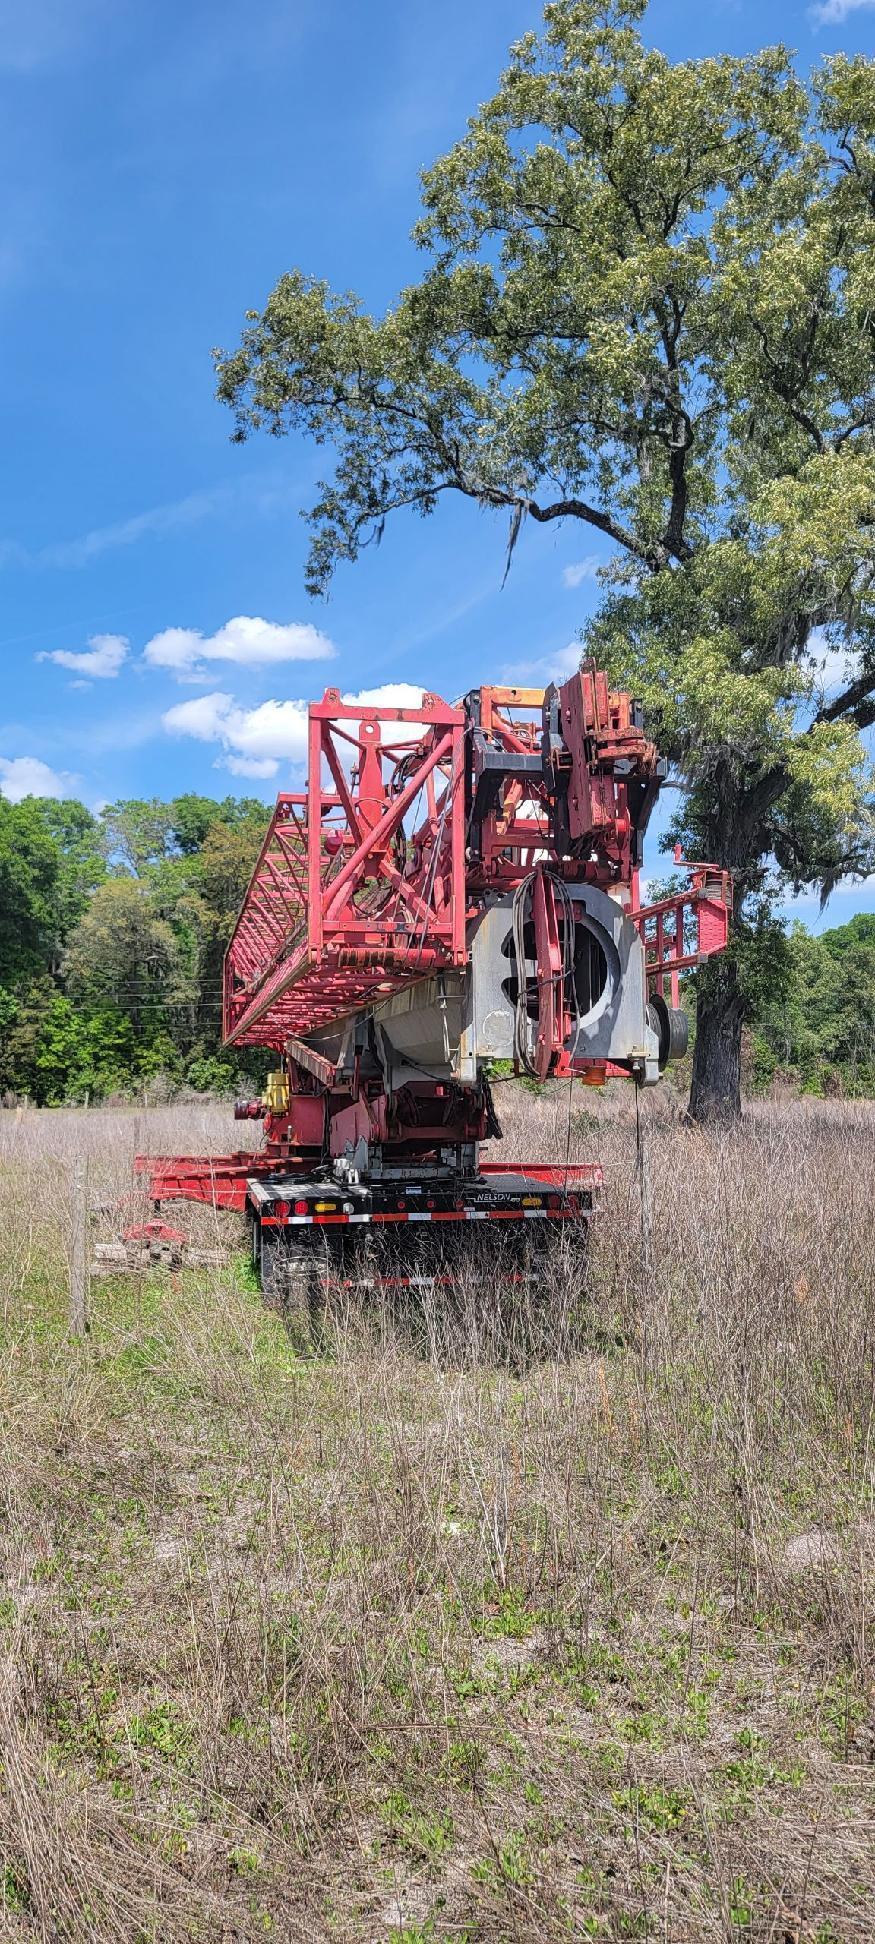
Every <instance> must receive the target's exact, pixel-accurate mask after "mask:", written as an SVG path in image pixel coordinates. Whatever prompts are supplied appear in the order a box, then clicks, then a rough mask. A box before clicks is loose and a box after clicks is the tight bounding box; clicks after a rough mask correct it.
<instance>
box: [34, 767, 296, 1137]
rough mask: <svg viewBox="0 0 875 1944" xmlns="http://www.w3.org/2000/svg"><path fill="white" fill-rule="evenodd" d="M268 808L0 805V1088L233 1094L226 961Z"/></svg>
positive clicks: (46, 1098)
mask: <svg viewBox="0 0 875 1944" xmlns="http://www.w3.org/2000/svg"><path fill="white" fill-rule="evenodd" d="M267 816H268V813H267V810H266V807H265V805H264V804H263V803H261V802H260V801H259V800H258V799H257V798H251V797H247V798H242V799H236V798H232V797H226V798H225V799H224V801H223V802H221V803H215V802H212V801H211V799H209V798H207V797H195V796H191V795H189V796H183V797H178V798H176V799H174V800H173V802H171V803H167V804H165V803H159V802H157V801H153V802H148V803H144V802H141V801H135V802H131V803H126V802H122V803H117V804H113V805H111V806H110V807H109V809H108V810H107V811H106V812H105V813H104V815H103V817H102V818H101V819H99V820H98V819H95V818H94V817H93V816H92V815H91V814H90V812H89V811H88V810H87V809H86V808H85V807H84V805H82V804H80V803H76V802H74V801H71V800H65V801H63V802H58V803H56V802H50V801H48V800H43V799H36V798H31V797H29V798H27V799H26V800H25V801H24V802H23V803H21V804H17V805H11V804H8V803H7V802H6V801H5V800H4V799H3V798H0V1091H2V1092H5V1093H7V1094H11V1093H15V1094H22V1093H25V1094H27V1095H28V1096H29V1097H30V1098H31V1099H34V1100H36V1101H37V1102H39V1103H48V1104H53V1103H56V1102H59V1101H62V1100H65V1099H71V1100H77V1099H83V1098H85V1097H86V1096H90V1097H92V1098H97V1097H99V1096H101V1095H104V1094H107V1093H112V1092H116V1091H124V1090H125V1089H128V1088H131V1087H134V1086H137V1085H139V1084H140V1083H141V1082H142V1081H144V1080H146V1079H148V1078H149V1077H150V1076H152V1075H154V1074H156V1073H158V1072H164V1073H166V1074H168V1075H169V1076H170V1077H171V1078H172V1079H175V1080H183V1079H187V1080H188V1082H189V1084H191V1085H194V1086H199V1087H204V1088H215V1087H221V1086H225V1087H230V1086H232V1085H233V1084H234V1081H235V1078H236V1075H237V1063H236V1061H235V1060H234V1059H231V1060H229V1059H227V1058H223V1057H222V1056H221V1052H220V1040H221V970H222V955H223V952H224V948H225V944H226V943H227V939H228V937H229V934H230V931H231V928H232V925H233V922H234V917H235V915H236V911H237V908H238V906H239V903H240V900H241V898H242V896H243V892H244V890H245V888H246V884H247V882H248V879H249V875H250V872H251V869H252V865H253V863H254V861H255V858H256V856H257V854H258V850H259V847H260V844H261V842H262V839H263V836H264V832H265V828H266V824H267Z"/></svg>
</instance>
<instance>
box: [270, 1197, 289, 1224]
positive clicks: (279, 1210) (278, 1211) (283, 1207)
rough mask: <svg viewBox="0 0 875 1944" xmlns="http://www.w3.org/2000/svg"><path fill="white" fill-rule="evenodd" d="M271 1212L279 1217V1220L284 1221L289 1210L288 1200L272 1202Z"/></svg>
mask: <svg viewBox="0 0 875 1944" xmlns="http://www.w3.org/2000/svg"><path fill="white" fill-rule="evenodd" d="M273 1212H274V1214H275V1215H277V1216H278V1217H279V1219H280V1221H281V1222H284V1221H285V1219H286V1216H287V1215H288V1212H289V1204H288V1202H283V1201H278V1202H274V1205H273Z"/></svg>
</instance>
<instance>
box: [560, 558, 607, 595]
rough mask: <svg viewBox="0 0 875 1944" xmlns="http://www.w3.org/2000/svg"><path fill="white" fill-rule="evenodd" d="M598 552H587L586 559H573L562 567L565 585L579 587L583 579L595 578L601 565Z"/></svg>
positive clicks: (563, 583)
mask: <svg viewBox="0 0 875 1944" xmlns="http://www.w3.org/2000/svg"><path fill="white" fill-rule="evenodd" d="M601 564H602V563H601V561H600V560H599V557H598V554H587V555H586V558H585V559H584V560H572V561H571V563H570V565H569V566H568V567H563V569H562V585H563V587H579V586H580V583H581V581H585V580H595V577H596V574H597V573H598V570H599V568H600V566H601Z"/></svg>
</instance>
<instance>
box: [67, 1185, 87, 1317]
mask: <svg viewBox="0 0 875 1944" xmlns="http://www.w3.org/2000/svg"><path fill="white" fill-rule="evenodd" d="M70 1196H71V1200H70V1222H71V1237H70V1329H71V1331H72V1334H73V1336H78V1337H83V1336H86V1335H87V1332H88V1162H87V1160H86V1157H85V1155H84V1154H77V1156H76V1159H75V1161H74V1162H73V1175H72V1181H71V1186H70Z"/></svg>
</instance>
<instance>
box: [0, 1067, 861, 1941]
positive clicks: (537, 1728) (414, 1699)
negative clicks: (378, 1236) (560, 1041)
mask: <svg viewBox="0 0 875 1944" xmlns="http://www.w3.org/2000/svg"><path fill="white" fill-rule="evenodd" d="M500 1104H501V1109H502V1111H503V1114H504V1117H505V1120H506V1123H507V1125H508V1139H507V1142H506V1144H505V1146H506V1150H507V1151H508V1152H509V1153H511V1154H512V1153H513V1152H514V1150H516V1152H517V1153H520V1154H528V1155H529V1157H530V1158H535V1157H536V1156H537V1155H538V1154H539V1153H540V1156H541V1157H543V1158H549V1157H550V1156H551V1154H553V1155H559V1156H560V1158H561V1157H564V1154H565V1147H566V1108H567V1098H566V1097H563V1095H562V1093H561V1091H560V1092H559V1093H558V1094H557V1096H556V1097H555V1099H551V1100H550V1101H547V1100H533V1099H531V1098H530V1097H528V1096H527V1095H524V1094H522V1093H517V1091H516V1089H515V1088H513V1087H506V1088H504V1089H503V1090H502V1099H501V1103H500ZM642 1111H643V1115H644V1119H645V1124H646V1137H647V1148H648V1154H649V1157H650V1172H651V1176H652V1201H653V1223H652V1237H647V1236H646V1234H645V1244H646V1249H645V1253H646V1254H647V1255H648V1256H649V1257H650V1271H649V1273H646V1272H645V1267H644V1264H643V1262H642V1225H641V1219H640V1195H639V1182H638V1175H637V1174H636V1167H635V1129H634V1120H633V1119H632V1118H631V1117H630V1112H629V1103H628V1101H627V1100H626V1099H625V1097H624V1100H623V1102H622V1104H621V1105H620V1106H616V1105H614V1104H612V1103H610V1102H609V1103H607V1105H606V1107H605V1108H604V1109H601V1108H598V1107H594V1106H593V1101H592V1096H590V1095H586V1094H584V1095H583V1097H582V1101H581V1103H580V1104H579V1105H578V1104H577V1103H575V1106H574V1112H573V1120H572V1138H571V1154H572V1157H573V1158H594V1157H595V1156H596V1155H598V1156H600V1157H601V1159H602V1160H603V1162H604V1164H605V1170H606V1177H607V1188H606V1194H605V1205H604V1210H603V1214H602V1217H601V1220H600V1222H599V1224H598V1227H597V1232H596V1236H595V1241H594V1245H593V1250H592V1258H591V1263H590V1269H589V1275H588V1280H587V1284H586V1286H585V1287H584V1285H583V1278H582V1274H581V1265H580V1258H579V1255H578V1254H576V1252H575V1250H574V1247H573V1246H572V1247H570V1248H569V1250H568V1252H567V1256H566V1258H565V1259H564V1260H563V1261H562V1262H561V1263H559V1264H558V1265H557V1269H556V1274H555V1276H554V1277H553V1278H552V1280H551V1282H550V1286H549V1287H546V1286H545V1288H544V1290H543V1291H542V1292H540V1293H539V1296H538V1302H537V1310H538V1317H537V1319H536V1321H537V1324H538V1329H536V1330H535V1331H534V1332H532V1331H528V1332H527V1331H526V1329H524V1328H523V1324H524V1323H525V1322H526V1319H525V1318H522V1319H521V1318H520V1316H519V1315H518V1314H517V1313H516V1312H515V1308H514V1305H515V1304H518V1303H519V1300H520V1299H519V1298H518V1297H508V1296H507V1295H506V1293H504V1294H503V1293H502V1288H501V1282H500V1275H499V1267H498V1265H495V1267H494V1272H493V1273H490V1272H487V1273H486V1274H485V1275H484V1273H483V1270H482V1267H481V1268H480V1269H477V1270H472V1274H471V1277H470V1279H469V1285H468V1286H466V1287H465V1288H464V1289H463V1290H462V1291H461V1292H460V1293H459V1296H458V1298H457V1299H456V1300H455V1301H454V1302H453V1303H452V1304H450V1303H449V1300H448V1299H447V1298H446V1297H442V1298H440V1299H436V1298H430V1299H422V1300H421V1302H420V1307H419V1309H418V1311H417V1313H416V1314H415V1315H414V1314H412V1313H411V1314H410V1315H409V1316H406V1317H405V1316H403V1315H401V1316H399V1315H397V1314H396V1315H394V1316H390V1315H388V1314H386V1313H385V1312H383V1311H381V1309H380V1307H379V1305H378V1304H376V1303H374V1305H372V1307H371V1308H370V1309H369V1310H368V1311H367V1312H365V1311H363V1310H362V1309H361V1308H360V1307H358V1308H357V1307H355V1306H352V1307H350V1308H348V1309H347V1311H346V1313H338V1314H336V1315H335V1316H334V1317H333V1319H332V1321H331V1323H330V1325H329V1328H328V1331H327V1335H326V1341H325V1345H324V1353H323V1354H322V1355H321V1356H319V1357H313V1358H310V1359H302V1358H300V1357H299V1356H298V1355H297V1354H296V1352H295V1349H294V1346H293V1343H292V1341H291V1340H290V1337H289V1335H288V1333H287V1332H286V1330H285V1329H284V1326H283V1321H282V1318H281V1317H280V1316H277V1315H276V1314H272V1313H270V1312H268V1311H267V1310H266V1309H265V1308H264V1306H263V1304H262V1302H261V1299H260V1297H259V1295H258V1293H257V1291H256V1290H255V1288H254V1287H253V1285H252V1278H251V1274H250V1273H249V1271H248V1267H247V1262H246V1257H245V1242H244V1237H243V1231H242V1224H238V1223H237V1222H236V1221H235V1220H234V1219H233V1218H230V1217H225V1218H222V1219H221V1220H220V1221H216V1220H215V1219H214V1218H213V1217H212V1215H211V1214H209V1213H208V1212H207V1211H205V1210H201V1211H195V1220H194V1223H193V1225H192V1226H193V1227H194V1228H196V1230H197V1233H198V1235H199V1237H204V1238H207V1237H209V1238H211V1240H212V1245H213V1246H214V1247H215V1246H220V1247H221V1248H222V1249H223V1250H224V1252H225V1258H226V1266H225V1267H223V1268H221V1269H210V1270H194V1269H192V1270H186V1271H184V1272H182V1273H180V1274H178V1275H171V1274H170V1273H169V1272H155V1273H154V1274H153V1275H151V1276H150V1277H148V1278H145V1279H143V1280H137V1279H134V1278H131V1277H126V1276H118V1277H115V1278H112V1277H110V1278H108V1279H106V1280H102V1281H100V1282H99V1283H97V1282H96V1283H95V1284H94V1286H93V1289H92V1329H91V1334H90V1336H89V1338H88V1339H87V1341H86V1342H84V1343H80V1342H75V1341H71V1340H70V1337H69V1334H68V1328H67V1311H66V1252H67V1248H68V1244H69V1219H68V1183H69V1177H70V1170H71V1163H72V1159H73V1156H74V1154H75V1152H76V1151H77V1150H81V1149H82V1148H84V1147H87V1149H88V1151H89V1154H90V1167H91V1188H92V1194H93V1196H94V1198H95V1200H96V1202H97V1203H98V1204H99V1205H100V1208H99V1210H98V1214H97V1216H96V1226H95V1230H94V1233H95V1235H96V1236H98V1237H99V1236H101V1235H103V1236H108V1235H109V1234H110V1232H111V1229H112V1226H113V1223H114V1220H115V1217H114V1216H113V1215H112V1214H111V1212H110V1205H111V1204H112V1202H113V1201H114V1200H115V1199H116V1198H118V1197H122V1198H123V1202H124V1201H125V1198H127V1199H126V1206H128V1207H130V1208H131V1209H132V1210H133V1209H134V1208H135V1206H136V1196H135V1195H134V1194H133V1192H132V1174H131V1157H132V1154H133V1151H134V1146H135V1142H136V1141H137V1140H138V1139H139V1141H140V1142H141V1143H142V1144H143V1145H147V1146H149V1147H151V1148H152V1149H157V1150H160V1149H164V1150H168V1149H177V1148H182V1149H187V1150H188V1151H192V1150H196V1149H201V1148H203V1147H204V1146H212V1148H213V1149H214V1150H218V1149H220V1148H221V1147H222V1146H225V1145H232V1144H236V1140H237V1137H238V1135H239V1133H240V1130H239V1129H237V1130H232V1128H231V1125H230V1121H229V1116H228V1114H227V1112H226V1110H224V1109H219V1108H216V1109H211V1110H209V1112H207V1113H204V1112H203V1111H201V1110H194V1109H191V1110H189V1109H186V1110H181V1109H180V1110H169V1109H168V1110H160V1111H159V1110H156V1111H154V1112H152V1113H149V1114H143V1113H141V1114H139V1115H134V1114H133V1113H130V1114H127V1113H113V1112H108V1111H107V1112H103V1111H97V1112H91V1113H88V1114H85V1113H43V1114H36V1113H34V1114H24V1115H23V1116H21V1117H16V1115H15V1114H14V1113H11V1112H10V1113H5V1114H2V1115H0V1435H2V1467H0V1936H2V1938H3V1939H9V1940H15V1944H19V1940H20V1944H25V1940H28V1944H29V1940H32V1939H46V1940H55V1939H59V1940H60V1939H64V1940H76V1944H78V1941H79V1940H95V1944H96V1941H97V1940H99V1941H100V1944H110V1940H112V1941H113V1944H115V1941H116V1940H117V1941H118V1944H147V1941H148V1944H163V1940H177V1939H178V1940H183V1939H186V1940H194V1939H197V1940H204V1941H205V1944H206V1940H210V1944H213V1941H214V1940H215V1941H216V1944H221V1941H222V1940H228V1941H230V1940H255V1939H261V1938H264V1937H271V1938H273V1939H276V1940H284V1941H285V1940H298V1939H301V1940H307V1939H319V1940H321V1939H328V1940H347V1939H363V1940H366V1944H382V1941H383V1940H387V1941H388V1940H402V1939H403V1940H405V1941H406V1944H424V1940H434V1944H438V1941H439V1940H447V1941H449V1940H456V1944H461V1941H462V1940H468V1944H475V1940H477V1944H479V1941H480V1940H483V1944H486V1941H487V1940H498V1939H514V1940H520V1944H522V1941H523V1940H526V1941H528V1940H532V1941H533V1944H534V1940H539V1941H540V1940H552V1939H568V1938H596V1939H611V1940H614V1939H617V1940H619V1939H628V1938H644V1939H651V1940H654V1944H655V1941H656V1940H659V1941H660V1944H699V1940H703V1941H704V1940H712V1939H714V1940H727V1944H728V1940H734V1939H751V1940H754V1939H756V1940H763V1941H764V1944H765V1940H770V1941H771V1940H774V1941H775V1944H803V1940H805V1944H851V1940H854V1941H855V1944H856V1940H861V1941H862V1940H870V1939H872V1938H873V1936H875V1790H873V1784H875V1760H873V1755H875V1724H873V1685H872V1683H873V1612H872V1593H873V1584H875V1505H873V1459H875V1422H873V1403H875V1391H873V1385H875V1247H873V1219H875V1218H873V1211H875V1114H873V1112H872V1111H871V1110H867V1109H865V1108H862V1107H861V1108H859V1109H856V1110H855V1109H851V1108H842V1107H830V1106H819V1107H816V1106H811V1107H809V1108H806V1107H805V1106H792V1105H791V1106H788V1107H786V1108H784V1109H782V1110H781V1111H780V1112H778V1111H777V1110H768V1109H765V1108H763V1109H759V1110H758V1111H757V1112H756V1113H755V1114H752V1115H751V1116H750V1117H749V1118H748V1120H747V1122H746V1125H745V1128H744V1131H743V1132H742V1133H741V1134H740V1135H738V1136H736V1137H733V1138H730V1139H727V1140H721V1141H719V1142H717V1141H715V1142H711V1141H709V1140H708V1139H706V1138H704V1137H703V1136H701V1135H698V1134H696V1133H693V1132H691V1131H689V1130H687V1129H685V1128H684V1127H683V1126H682V1125H681V1124H680V1122H679V1121H678V1120H677V1119H676V1118H675V1117H673V1115H672V1112H671V1111H670V1109H669V1107H668V1106H667V1105H666V1104H665V1103H662V1104H658V1103H654V1102H650V1101H647V1102H645V1103H644V1106H643V1110H642ZM594 1113H598V1114H599V1116H600V1124H599V1125H596V1124H595V1123H594V1120H593V1114H594ZM101 1210H102V1211H103V1212H101ZM527 1344H528V1345H529V1350H528V1354H526V1345H527Z"/></svg>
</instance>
